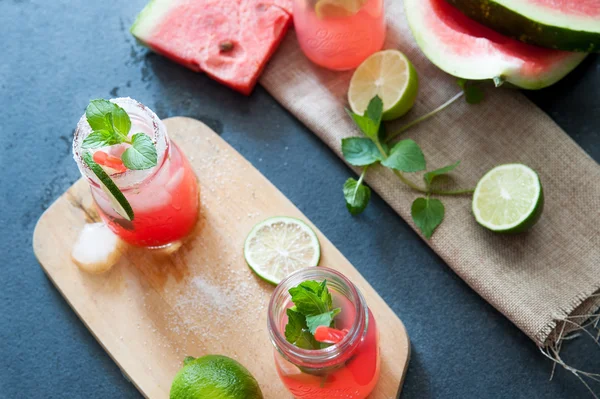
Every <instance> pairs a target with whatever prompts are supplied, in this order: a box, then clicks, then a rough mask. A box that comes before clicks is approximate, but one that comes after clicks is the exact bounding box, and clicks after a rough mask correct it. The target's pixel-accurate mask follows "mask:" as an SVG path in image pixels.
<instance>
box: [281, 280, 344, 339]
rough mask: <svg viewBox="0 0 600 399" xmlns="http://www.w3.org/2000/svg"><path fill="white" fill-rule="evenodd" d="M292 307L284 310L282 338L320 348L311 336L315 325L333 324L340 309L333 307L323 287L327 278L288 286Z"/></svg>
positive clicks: (325, 286) (328, 294)
mask: <svg viewBox="0 0 600 399" xmlns="http://www.w3.org/2000/svg"><path fill="white" fill-rule="evenodd" d="M289 293H290V295H291V296H292V302H293V303H294V306H293V307H291V308H289V309H287V310H286V314H287V316H288V322H287V324H286V326H285V338H286V340H287V341H288V342H289V343H291V344H294V345H296V346H297V347H299V348H303V349H321V348H322V347H323V345H326V344H322V343H320V342H317V341H316V340H315V337H314V333H315V330H316V329H317V327H319V326H327V327H333V326H334V325H335V322H334V318H335V317H336V316H337V315H338V314H339V313H340V312H341V309H340V308H335V309H333V298H332V297H331V293H330V292H329V290H328V289H327V280H323V282H321V283H319V282H317V281H313V280H308V281H304V282H302V283H300V284H299V285H298V286H296V287H293V288H290V289H289Z"/></svg>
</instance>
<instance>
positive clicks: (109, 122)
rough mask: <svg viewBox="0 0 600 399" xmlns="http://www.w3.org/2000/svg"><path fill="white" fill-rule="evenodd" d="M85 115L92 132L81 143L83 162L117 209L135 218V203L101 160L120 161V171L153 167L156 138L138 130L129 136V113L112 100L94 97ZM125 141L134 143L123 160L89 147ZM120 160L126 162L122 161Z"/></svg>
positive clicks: (154, 163)
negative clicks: (113, 178) (91, 150)
mask: <svg viewBox="0 0 600 399" xmlns="http://www.w3.org/2000/svg"><path fill="white" fill-rule="evenodd" d="M85 117H86V119H87V121H88V123H89V125H90V127H91V128H92V132H91V133H90V134H89V135H88V136H87V137H86V138H85V139H84V140H83V142H82V143H81V148H82V149H83V150H84V152H83V154H82V158H83V162H84V163H85V164H86V165H87V166H88V167H89V168H90V170H91V171H92V172H93V173H94V174H95V175H96V177H97V178H98V180H100V183H101V187H102V189H103V190H104V192H105V193H106V195H107V196H108V198H109V200H110V202H111V204H112V207H113V209H114V210H115V211H116V212H117V213H118V214H119V215H121V216H122V217H123V218H125V219H127V220H130V221H131V220H133V218H134V214H133V209H132V208H131V205H130V204H129V202H128V201H127V198H125V195H123V193H122V192H121V190H119V188H118V187H117V185H116V184H115V183H114V182H113V181H112V179H111V178H110V176H109V175H108V173H106V171H105V170H104V169H103V168H102V166H101V165H100V164H99V163H98V162H103V161H102V159H103V158H112V160H111V162H112V164H105V165H103V166H105V167H111V166H112V168H114V167H115V164H118V166H119V167H120V169H119V171H124V170H125V168H127V169H131V170H144V169H150V168H152V167H153V166H156V164H157V162H158V154H157V151H156V147H155V145H154V143H153V142H152V139H151V138H150V137H148V135H146V134H145V133H135V134H134V135H132V136H131V137H129V131H130V130H131V119H130V118H129V115H128V114H127V112H126V111H125V110H124V109H123V108H121V107H119V106H118V105H117V104H115V103H112V102H110V101H108V100H104V99H97V100H92V101H90V103H89V105H88V106H87V108H86V110H85ZM123 143H126V144H129V145H130V147H129V148H127V149H126V150H125V151H124V152H123V154H122V155H121V159H120V160H119V159H118V158H116V157H113V156H111V155H107V154H106V153H103V152H101V151H98V152H96V153H95V154H94V155H93V156H92V153H91V152H90V151H89V150H90V149H96V148H105V147H110V146H113V145H117V144H123ZM98 155H103V157H98V159H97V160H98V162H96V160H95V157H96V156H98ZM104 162H105V161H104ZM120 162H122V163H123V164H122V165H120V164H119V163H120ZM123 166H125V168H123Z"/></svg>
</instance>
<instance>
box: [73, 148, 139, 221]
mask: <svg viewBox="0 0 600 399" xmlns="http://www.w3.org/2000/svg"><path fill="white" fill-rule="evenodd" d="M83 161H84V162H85V164H86V165H87V166H88V167H89V168H90V169H91V170H92V172H94V174H95V175H96V177H97V178H98V180H100V187H101V188H102V190H103V191H104V192H105V193H106V196H107V197H108V199H109V200H110V204H111V205H112V208H113V209H114V210H115V212H117V213H118V214H119V215H121V216H122V217H123V218H125V219H127V220H129V221H132V220H133V209H132V208H131V205H129V202H128V201H127V198H125V195H123V193H122V192H121V190H119V187H117V185H116V184H115V183H114V182H113V181H112V179H111V178H110V176H109V175H107V174H106V172H105V171H104V169H102V167H101V166H100V165H98V164H97V163H96V162H94V160H93V159H92V154H90V153H89V152H86V153H85V154H83Z"/></svg>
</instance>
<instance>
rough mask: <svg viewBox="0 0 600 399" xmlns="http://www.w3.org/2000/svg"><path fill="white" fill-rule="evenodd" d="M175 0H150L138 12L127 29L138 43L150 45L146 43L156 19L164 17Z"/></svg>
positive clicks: (174, 3)
mask: <svg viewBox="0 0 600 399" xmlns="http://www.w3.org/2000/svg"><path fill="white" fill-rule="evenodd" d="M176 3H177V2H176V1H172V0H151V1H150V2H149V3H148V4H146V7H144V9H143V10H142V11H140V13H139V14H138V16H137V18H136V19H135V22H134V23H133V25H131V28H130V29H129V31H130V32H131V34H132V35H133V36H134V37H135V38H136V39H137V40H138V42H139V43H141V44H143V45H144V46H146V47H149V48H150V47H151V46H150V45H149V44H148V39H149V38H150V36H151V34H152V31H153V29H154V28H155V27H156V25H157V23H158V21H159V20H160V19H161V18H162V17H164V15H165V14H167V13H168V12H169V11H170V10H171V9H172V8H173V7H174V6H175V5H176Z"/></svg>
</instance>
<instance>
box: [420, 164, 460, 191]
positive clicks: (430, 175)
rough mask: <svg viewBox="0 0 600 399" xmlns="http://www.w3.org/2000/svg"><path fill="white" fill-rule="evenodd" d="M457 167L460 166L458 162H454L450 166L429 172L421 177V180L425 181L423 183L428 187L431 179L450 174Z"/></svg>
mask: <svg viewBox="0 0 600 399" xmlns="http://www.w3.org/2000/svg"><path fill="white" fill-rule="evenodd" d="M458 165H460V161H456V162H455V163H453V164H452V165H448V166H444V167H443V168H439V169H435V170H432V171H431V172H427V173H425V174H424V175H423V179H425V183H427V185H428V186H429V185H430V184H431V182H432V181H433V179H435V178H436V177H437V176H441V175H445V174H446V173H448V172H451V171H452V170H454V168H456V167H457V166H458Z"/></svg>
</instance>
